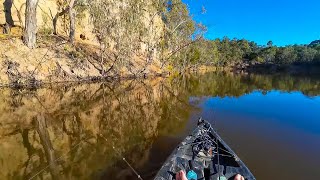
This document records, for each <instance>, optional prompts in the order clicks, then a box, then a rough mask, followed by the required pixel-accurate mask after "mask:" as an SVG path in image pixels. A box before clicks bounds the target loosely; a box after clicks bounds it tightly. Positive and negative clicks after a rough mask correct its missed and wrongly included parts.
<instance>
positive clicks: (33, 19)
mask: <svg viewBox="0 0 320 180" xmlns="http://www.w3.org/2000/svg"><path fill="white" fill-rule="evenodd" d="M38 3H39V0H27V2H26V12H25V29H24V35H23V42H24V44H25V45H26V46H28V47H29V48H35V47H36V40H37V6H38Z"/></svg>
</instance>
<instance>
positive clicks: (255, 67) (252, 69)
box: [230, 62, 320, 75]
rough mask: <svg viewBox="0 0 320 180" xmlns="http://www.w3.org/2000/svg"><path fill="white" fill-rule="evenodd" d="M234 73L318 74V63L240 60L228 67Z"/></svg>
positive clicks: (319, 69)
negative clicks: (240, 61) (277, 62)
mask: <svg viewBox="0 0 320 180" xmlns="http://www.w3.org/2000/svg"><path fill="white" fill-rule="evenodd" d="M230 69H231V71H232V72H234V73H244V74H248V73H251V74H276V73H286V74H291V75H308V74H312V75H315V74H320V64H274V63H259V62H242V63H237V64H235V65H233V66H231V67H230Z"/></svg>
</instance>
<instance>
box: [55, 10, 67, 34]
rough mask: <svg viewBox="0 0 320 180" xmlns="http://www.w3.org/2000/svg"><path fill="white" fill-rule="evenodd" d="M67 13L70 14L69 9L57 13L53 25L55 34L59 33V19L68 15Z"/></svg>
mask: <svg viewBox="0 0 320 180" xmlns="http://www.w3.org/2000/svg"><path fill="white" fill-rule="evenodd" d="M67 12H69V7H67V8H65V9H63V10H62V11H61V12H57V14H56V15H55V16H54V18H53V20H52V24H53V34H54V35H57V34H58V31H57V23H58V18H59V17H60V16H62V15H64V14H66V13H67Z"/></svg>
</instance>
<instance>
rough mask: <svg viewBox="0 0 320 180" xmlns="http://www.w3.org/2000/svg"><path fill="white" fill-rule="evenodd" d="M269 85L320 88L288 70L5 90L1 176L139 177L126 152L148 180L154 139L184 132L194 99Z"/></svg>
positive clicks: (0, 110)
mask: <svg viewBox="0 0 320 180" xmlns="http://www.w3.org/2000/svg"><path fill="white" fill-rule="evenodd" d="M272 89H278V90H282V91H287V92H290V91H301V92H303V93H304V94H305V95H308V96H315V95H319V94H320V81H319V79H318V78H312V77H292V76H288V75H278V76H277V75H276V76H266V75H249V76H241V75H234V74H225V73H208V74H204V75H193V76H184V77H178V78H174V79H171V78H169V79H161V78H156V79H153V80H131V81H121V82H113V83H95V84H83V85H71V84H69V85H61V84H55V85H52V86H50V87H45V88H41V89H35V90H12V89H1V90H0V91H1V95H0V101H1V102H2V103H1V105H0V168H1V171H0V179H29V178H31V177H33V176H35V178H34V179H100V178H105V177H107V178H108V179H130V178H134V177H135V176H134V174H133V173H132V171H131V170H130V169H129V168H128V167H127V166H126V165H125V164H124V162H123V161H122V157H121V156H123V157H126V159H127V160H128V161H129V162H130V163H132V165H133V166H134V167H135V168H137V169H138V170H139V172H141V173H142V174H141V175H142V177H144V178H145V179H148V178H151V177H152V176H154V175H155V173H156V172H157V170H158V169H159V168H160V167H161V163H162V162H161V163H160V162H157V164H152V162H151V160H150V159H151V158H150V157H151V156H154V154H152V153H154V152H151V149H152V147H153V143H154V141H155V139H157V138H158V137H159V136H169V135H170V136H175V134H176V133H178V132H180V131H182V130H183V128H184V126H185V124H186V123H187V122H188V119H189V118H190V117H191V115H192V114H194V112H195V111H197V109H196V108H194V107H195V106H194V105H196V104H197V101H196V100H195V99H193V98H191V97H204V96H219V97H225V96H234V97H238V96H241V95H243V94H246V93H250V92H252V91H256V90H259V91H264V92H267V91H270V90H272ZM100 134H102V135H103V136H104V137H105V138H106V141H105V140H104V139H103V138H101V136H100ZM113 146H114V147H115V148H116V151H117V152H118V153H119V154H121V156H119V154H118V153H116V152H115V151H114V149H113V148H112V147H113ZM156 153H157V156H161V155H163V154H165V153H162V152H156ZM59 157H62V158H60V159H58V160H57V158H59ZM163 159H165V157H164V158H163ZM46 167H47V168H46ZM44 168H45V170H44V171H43V172H41V173H39V174H37V173H38V172H40V171H41V170H42V169H44Z"/></svg>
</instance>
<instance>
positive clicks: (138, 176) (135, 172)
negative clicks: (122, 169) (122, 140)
mask: <svg viewBox="0 0 320 180" xmlns="http://www.w3.org/2000/svg"><path fill="white" fill-rule="evenodd" d="M100 136H101V137H102V138H103V139H104V140H105V141H106V142H108V140H107V139H106V138H105V137H104V136H103V135H102V134H100ZM112 149H113V150H114V152H116V153H117V155H118V156H120V157H122V160H123V161H124V162H125V163H126V164H127V165H128V166H129V168H130V169H131V170H132V171H133V172H134V174H135V175H136V176H137V178H138V179H140V180H143V179H142V177H141V176H140V175H139V173H138V172H137V171H136V170H135V169H134V168H133V166H131V164H130V163H129V162H128V161H127V160H126V158H125V157H123V156H122V155H121V154H120V152H119V151H117V150H116V148H115V147H114V146H112Z"/></svg>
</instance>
